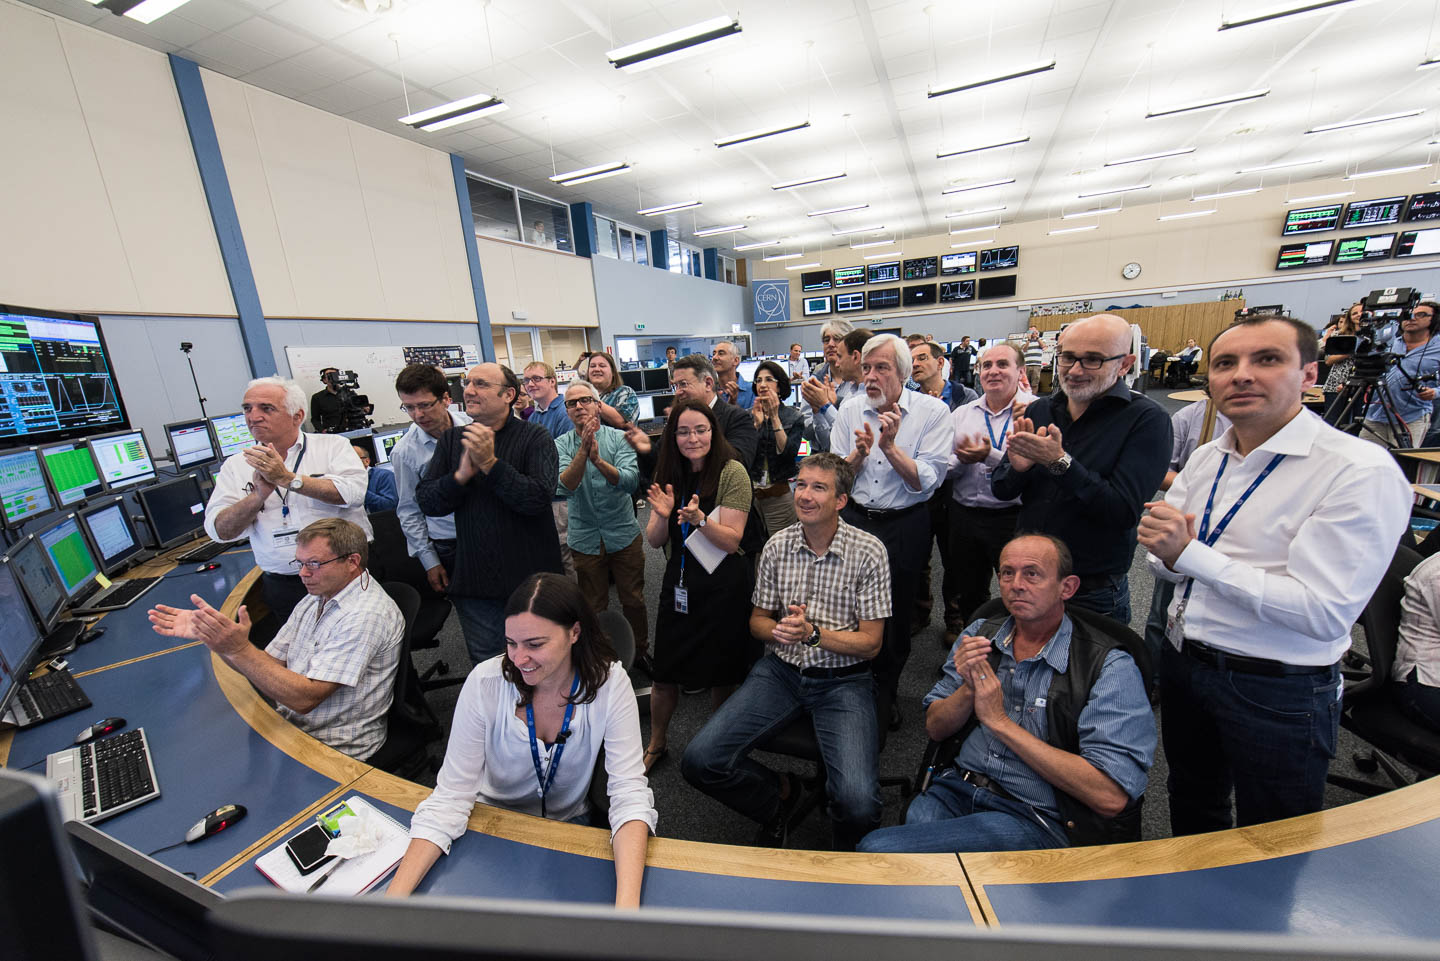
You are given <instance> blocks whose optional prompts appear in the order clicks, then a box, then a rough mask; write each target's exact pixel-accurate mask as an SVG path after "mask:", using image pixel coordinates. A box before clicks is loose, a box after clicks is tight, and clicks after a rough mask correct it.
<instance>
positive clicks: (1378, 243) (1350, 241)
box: [1335, 232, 1395, 264]
mask: <svg viewBox="0 0 1440 961" xmlns="http://www.w3.org/2000/svg"><path fill="white" fill-rule="evenodd" d="M1394 246H1395V234H1394V233H1393V232H1392V233H1388V234H1370V235H1368V236H1365V237H1342V238H1341V239H1340V243H1339V245H1338V246H1336V248H1335V263H1337V264H1355V263H1359V262H1360V261H1362V260H1384V259H1385V258H1386V257H1389V256H1390V248H1392V247H1394Z"/></svg>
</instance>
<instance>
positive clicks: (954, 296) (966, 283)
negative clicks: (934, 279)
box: [940, 280, 975, 304]
mask: <svg viewBox="0 0 1440 961" xmlns="http://www.w3.org/2000/svg"><path fill="white" fill-rule="evenodd" d="M974 298H975V281H973V280H952V281H951V282H950V283H948V284H941V285H940V302H941V303H942V304H943V303H946V302H947V301H951V300H973V299H974Z"/></svg>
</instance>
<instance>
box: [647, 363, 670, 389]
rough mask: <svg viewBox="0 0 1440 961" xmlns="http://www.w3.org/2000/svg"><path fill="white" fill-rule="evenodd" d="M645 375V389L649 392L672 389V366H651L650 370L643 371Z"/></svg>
mask: <svg viewBox="0 0 1440 961" xmlns="http://www.w3.org/2000/svg"><path fill="white" fill-rule="evenodd" d="M641 373H643V374H644V375H645V390H646V392H647V393H651V394H658V393H661V392H662V391H667V390H669V389H670V368H668V367H651V368H650V369H649V370H644V371H641Z"/></svg>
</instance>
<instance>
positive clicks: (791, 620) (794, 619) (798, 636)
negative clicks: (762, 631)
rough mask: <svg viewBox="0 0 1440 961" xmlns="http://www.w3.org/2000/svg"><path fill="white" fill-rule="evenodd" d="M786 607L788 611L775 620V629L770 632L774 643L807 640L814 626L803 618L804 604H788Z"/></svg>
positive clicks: (793, 642)
mask: <svg viewBox="0 0 1440 961" xmlns="http://www.w3.org/2000/svg"><path fill="white" fill-rule="evenodd" d="M786 609H787V610H788V611H789V613H788V614H786V615H785V616H784V617H782V618H781V619H780V620H778V621H776V622H775V630H774V631H773V632H772V633H771V637H773V638H774V640H775V643H777V644H799V643H800V642H801V641H808V640H809V639H810V635H811V634H812V633H814V628H813V627H812V626H811V624H810V622H809V621H807V620H806V619H805V605H804V604H790V605H787V607H786Z"/></svg>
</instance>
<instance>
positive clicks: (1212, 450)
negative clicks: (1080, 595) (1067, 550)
mask: <svg viewBox="0 0 1440 961" xmlns="http://www.w3.org/2000/svg"><path fill="white" fill-rule="evenodd" d="M1281 453H1283V454H1285V455H1286V457H1285V460H1283V461H1282V462H1281V463H1280V464H1279V466H1277V467H1276V468H1275V470H1274V471H1273V472H1272V473H1271V474H1270V476H1269V477H1268V478H1266V480H1265V482H1264V483H1262V484H1261V485H1260V486H1259V487H1258V488H1256V490H1255V492H1254V493H1253V494H1251V495H1250V499H1249V500H1247V501H1246V502H1245V504H1244V506H1243V507H1241V508H1240V511H1239V512H1238V513H1237V514H1236V515H1235V517H1234V518H1233V519H1232V520H1231V522H1230V525H1229V526H1228V527H1227V528H1226V529H1225V531H1224V533H1223V534H1221V536H1220V539H1219V540H1218V541H1217V542H1216V543H1215V546H1214V547H1206V546H1205V545H1204V544H1202V543H1200V541H1199V540H1198V539H1197V540H1192V541H1191V542H1190V543H1189V544H1188V545H1186V547H1185V550H1184V551H1182V552H1181V554H1180V556H1179V557H1178V558H1177V559H1176V561H1175V570H1174V571H1170V570H1169V569H1167V568H1166V567H1165V564H1164V563H1163V562H1162V561H1160V559H1159V558H1157V557H1155V556H1154V555H1153V554H1151V555H1149V556H1148V558H1147V560H1148V561H1149V564H1150V568H1151V570H1152V571H1154V572H1155V575H1156V576H1157V577H1163V578H1165V579H1166V580H1171V581H1178V582H1181V586H1177V587H1176V590H1175V600H1174V601H1173V602H1172V603H1171V605H1170V613H1171V614H1172V615H1173V614H1174V612H1175V611H1176V609H1177V607H1178V605H1179V604H1180V602H1181V599H1182V597H1183V595H1184V587H1183V581H1184V578H1185V577H1186V576H1189V577H1193V578H1194V579H1195V586H1194V588H1193V591H1192V593H1191V595H1190V602H1189V604H1188V605H1187V606H1186V608H1185V612H1184V626H1185V636H1186V637H1189V638H1193V639H1194V640H1198V641H1202V642H1204V643H1206V644H1209V645H1211V646H1213V647H1217V648H1219V649H1220V650H1223V651H1230V652H1232V653H1236V654H1245V655H1250V656H1252V657H1263V658H1267V659H1269V660H1274V661H1282V662H1284V663H1286V664H1297V665H1312V666H1323V665H1326V664H1333V663H1335V662H1336V661H1338V660H1339V659H1340V656H1341V655H1342V654H1344V653H1345V651H1346V650H1348V649H1349V647H1350V627H1351V625H1352V624H1354V623H1355V619H1356V618H1357V617H1359V615H1360V611H1361V610H1362V609H1363V608H1364V607H1365V604H1366V602H1368V601H1369V599H1370V595H1371V594H1372V593H1373V592H1374V590H1375V587H1376V586H1377V585H1378V584H1379V583H1380V578H1381V577H1382V576H1383V575H1384V574H1385V571H1386V569H1387V567H1388V566H1389V564H1390V558H1391V556H1392V555H1393V554H1394V552H1395V546H1396V544H1398V543H1399V541H1400V535H1401V534H1402V533H1403V532H1404V530H1405V528H1406V526H1407V525H1408V524H1409V522H1410V505H1411V503H1412V501H1413V496H1412V495H1411V493H1410V485H1409V483H1408V482H1407V481H1406V480H1405V476H1404V475H1403V474H1402V473H1401V472H1400V468H1399V467H1398V466H1396V464H1395V461H1394V459H1393V458H1392V457H1391V455H1390V453H1389V451H1387V450H1385V449H1384V448H1383V447H1380V446H1378V445H1375V444H1370V443H1367V442H1365V441H1362V440H1359V439H1358V438H1355V437H1351V436H1350V435H1349V434H1343V433H1341V432H1340V431H1338V430H1336V429H1335V428H1333V427H1331V426H1329V425H1328V424H1326V423H1325V422H1324V421H1322V420H1321V419H1320V418H1319V417H1317V416H1316V415H1315V414H1312V413H1310V412H1309V411H1306V410H1302V411H1300V413H1299V414H1297V415H1296V416H1295V417H1294V418H1292V419H1291V420H1290V422H1289V423H1288V424H1286V425H1285V426H1284V427H1282V428H1281V429H1280V430H1278V431H1276V432H1275V434H1274V436H1272V437H1271V438H1270V439H1269V440H1267V441H1266V442H1265V443H1263V444H1261V445H1260V446H1259V447H1257V448H1256V449H1255V450H1253V451H1251V452H1250V453H1249V455H1247V456H1245V457H1241V456H1240V455H1239V454H1237V453H1236V452H1235V429H1234V428H1233V427H1232V428H1231V429H1230V430H1228V431H1226V432H1225V433H1224V434H1222V435H1221V436H1220V437H1219V438H1218V439H1216V440H1215V441H1213V442H1211V443H1209V444H1206V445H1204V446H1202V447H1201V448H1200V449H1198V450H1197V451H1195V454H1194V455H1193V456H1192V457H1191V458H1190V462H1189V463H1188V464H1186V465H1185V469H1184V470H1182V471H1181V472H1180V475H1179V476H1178V477H1177V478H1176V479H1175V483H1174V484H1173V485H1171V487H1170V490H1169V492H1168V493H1167V494H1166V495H1165V502H1166V503H1168V504H1170V505H1172V506H1174V507H1176V508H1178V509H1179V510H1181V511H1183V512H1185V513H1190V514H1194V515H1195V517H1196V528H1197V530H1198V529H1199V527H1200V525H1201V523H1202V521H1203V518H1204V513H1205V502H1206V500H1207V499H1208V498H1209V496H1210V488H1211V485H1212V484H1213V483H1214V481H1215V475H1216V472H1217V471H1218V470H1219V469H1220V464H1221V462H1222V460H1226V459H1227V458H1228V461H1229V463H1228V466H1227V467H1226V469H1225V475H1224V476H1223V477H1222V478H1221V479H1220V485H1219V488H1218V490H1217V491H1216V493H1215V504H1214V508H1213V509H1212V511H1211V518H1212V520H1211V524H1212V526H1214V525H1216V524H1218V523H1219V522H1220V519H1221V518H1223V517H1224V516H1225V514H1226V512H1228V511H1229V510H1230V507H1231V505H1233V504H1234V503H1235V502H1236V501H1237V500H1238V499H1239V498H1240V496H1241V495H1242V494H1243V493H1244V492H1245V490H1246V489H1247V488H1249V486H1250V485H1251V483H1253V482H1254V480H1255V478H1256V477H1257V476H1259V474H1260V472H1261V471H1263V470H1264V469H1265V467H1266V466H1267V465H1268V464H1269V463H1270V461H1271V459H1272V458H1273V457H1274V456H1275V455H1276V454H1281Z"/></svg>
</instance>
